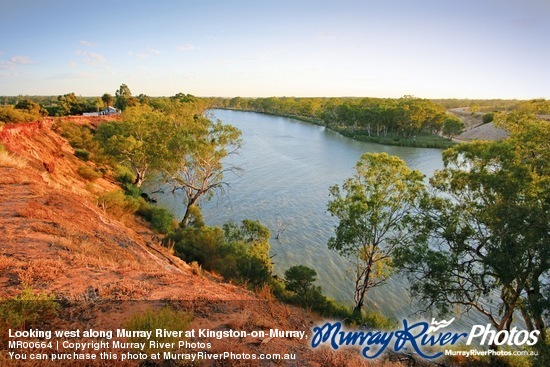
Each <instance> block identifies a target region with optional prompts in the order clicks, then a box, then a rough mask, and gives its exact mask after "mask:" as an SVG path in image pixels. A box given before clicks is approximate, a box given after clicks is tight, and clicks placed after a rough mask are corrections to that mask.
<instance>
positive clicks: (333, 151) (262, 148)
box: [161, 110, 443, 317]
mask: <svg viewBox="0 0 550 367" xmlns="http://www.w3.org/2000/svg"><path fill="white" fill-rule="evenodd" d="M212 115H213V118H216V119H220V120H221V121H223V122H224V123H227V124H231V125H233V126H236V127H238V128H239V129H241V131H242V133H243V135H242V137H243V147H242V149H241V151H240V154H239V155H238V156H234V157H231V158H230V160H228V161H227V162H226V163H230V164H234V165H236V166H239V167H241V168H243V172H242V173H241V174H240V176H238V177H237V176H232V177H226V180H227V181H228V182H229V183H230V188H229V189H228V192H227V194H228V195H227V197H223V198H219V197H218V198H214V199H213V200H212V201H211V202H209V203H203V204H202V208H203V214H204V217H205V220H206V222H207V224H211V225H219V224H223V223H225V222H227V221H236V222H237V221H240V220H242V219H247V218H250V219H258V220H260V221H261V222H262V223H263V224H264V225H266V226H268V227H269V228H270V230H271V233H272V235H273V237H275V235H276V234H277V231H278V229H281V228H284V227H286V230H285V231H284V232H283V233H282V235H281V236H280V238H279V239H275V238H272V240H271V253H272V255H274V257H273V262H274V264H275V272H276V273H279V274H282V273H283V272H284V270H286V269H288V268H289V267H290V266H293V265H297V264H304V265H307V266H309V267H312V268H314V269H315V270H316V271H317V273H318V285H320V286H321V287H322V289H323V292H324V293H325V294H327V295H329V296H331V297H332V298H335V299H338V300H342V301H347V302H351V301H353V291H352V290H353V284H352V282H351V280H350V279H349V276H348V274H347V273H346V270H347V262H346V261H345V260H344V259H342V258H341V257H340V256H339V255H338V254H337V253H336V252H334V251H331V250H329V249H328V248H327V241H328V239H329V238H330V236H331V235H332V232H333V228H334V226H335V224H336V223H335V221H334V220H333V219H332V218H331V217H330V216H329V215H328V214H327V213H326V205H327V201H328V188H329V187H330V186H331V185H335V184H342V183H343V181H344V180H345V179H346V178H348V177H350V176H351V175H352V174H353V168H354V166H355V163H356V162H357V161H358V160H359V157H360V156H361V154H363V153H365V152H387V153H388V154H391V155H397V156H399V157H401V158H402V159H404V160H405V161H406V162H407V164H408V165H409V166H410V167H411V168H416V169H419V170H420V171H422V172H423V173H424V174H425V175H426V176H431V175H432V173H433V171H434V170H436V169H439V168H442V166H443V163H442V160H441V150H438V149H422V148H411V147H395V146H384V145H379V144H371V143H364V142H358V141H355V140H352V139H349V138H346V137H343V136H342V135H340V134H337V133H335V132H333V131H330V130H327V129H325V128H324V127H320V126H315V125H311V124H308V123H304V122H301V121H297V120H293V119H288V118H283V117H276V116H269V115H263V114H258V113H251V112H238V111H226V110H213V111H212ZM161 202H162V204H163V205H165V206H168V207H170V208H171V209H172V210H173V211H174V212H175V213H176V214H177V216H178V217H180V218H181V217H182V216H183V212H182V209H183V207H182V205H181V198H178V197H174V195H172V194H167V195H165V196H164V197H163V198H161ZM367 297H368V298H369V303H370V304H371V305H377V306H379V307H381V308H382V306H383V311H384V313H386V314H388V315H394V316H396V317H403V316H407V315H409V314H410V313H412V312H414V311H415V310H413V309H412V308H411V304H410V300H409V298H408V295H407V292H406V285H405V284H404V283H403V280H399V279H392V280H391V281H389V282H388V283H387V284H385V285H383V286H382V287H380V288H379V289H375V290H373V291H371V292H370V293H369V294H368V295H367ZM427 316H429V315H427Z"/></svg>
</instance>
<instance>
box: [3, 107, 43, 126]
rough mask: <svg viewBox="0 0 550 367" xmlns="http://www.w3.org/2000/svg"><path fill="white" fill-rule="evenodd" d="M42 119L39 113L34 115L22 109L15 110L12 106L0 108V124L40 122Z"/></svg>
mask: <svg viewBox="0 0 550 367" xmlns="http://www.w3.org/2000/svg"><path fill="white" fill-rule="evenodd" d="M42 117H43V115H41V114H40V113H34V111H33V112H30V111H27V110H24V109H17V108H14V107H13V106H3V107H0V122H5V123H17V122H31V121H38V120H41V119H42Z"/></svg>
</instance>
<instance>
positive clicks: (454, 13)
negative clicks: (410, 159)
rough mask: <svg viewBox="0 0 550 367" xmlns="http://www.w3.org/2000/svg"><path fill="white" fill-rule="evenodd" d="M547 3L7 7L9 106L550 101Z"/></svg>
mask: <svg viewBox="0 0 550 367" xmlns="http://www.w3.org/2000/svg"><path fill="white" fill-rule="evenodd" d="M549 40H550V0H460V1H459V0H414V1H412V0H334V1H325V0H316V1H313V0H254V1H250V0H193V1H188V0H173V1H167V0H155V1H153V0H147V1H141V0H132V1H126V0H95V1H77V0H4V1H2V5H1V6H0V95H20V94H22V95H60V94H65V93H70V92H74V93H76V94H77V95H82V96H100V95H103V94H104V93H111V94H114V93H115V91H116V90H117V89H118V88H119V86H120V85H121V84H122V83H125V84H127V85H128V86H129V87H130V90H131V92H132V94H134V95H138V94H141V93H143V94H146V95H149V96H171V95H174V94H176V93H190V94H193V95H196V96H223V97H236V96H241V97H269V96H294V97H323V96H324V97H329V96H334V97H340V96H357V97H388V98H398V97H401V96H403V95H413V96H416V97H420V98H472V99H477V98H480V99H489V98H504V99H531V98H547V99H548V98H550V67H549V65H550V47H549V46H550V45H549Z"/></svg>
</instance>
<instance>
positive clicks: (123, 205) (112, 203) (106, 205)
mask: <svg viewBox="0 0 550 367" xmlns="http://www.w3.org/2000/svg"><path fill="white" fill-rule="evenodd" d="M97 202H98V205H99V206H100V207H101V208H102V209H103V210H104V211H106V212H109V213H110V214H112V215H113V216H115V217H116V218H122V217H124V216H125V215H127V214H131V213H135V212H136V211H137V210H138V209H139V205H140V204H139V203H140V200H139V199H136V198H133V197H131V196H127V195H124V193H123V192H122V191H120V190H115V191H111V192H108V193H105V194H102V195H99V196H98V198H97Z"/></svg>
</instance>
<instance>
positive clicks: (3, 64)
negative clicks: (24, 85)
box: [0, 55, 35, 69]
mask: <svg viewBox="0 0 550 367" xmlns="http://www.w3.org/2000/svg"><path fill="white" fill-rule="evenodd" d="M32 64H35V62H34V61H33V60H32V59H31V58H30V57H28V56H21V55H15V56H12V57H11V58H10V59H9V60H6V61H0V68H1V69H13V68H15V67H17V66H19V65H32Z"/></svg>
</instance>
